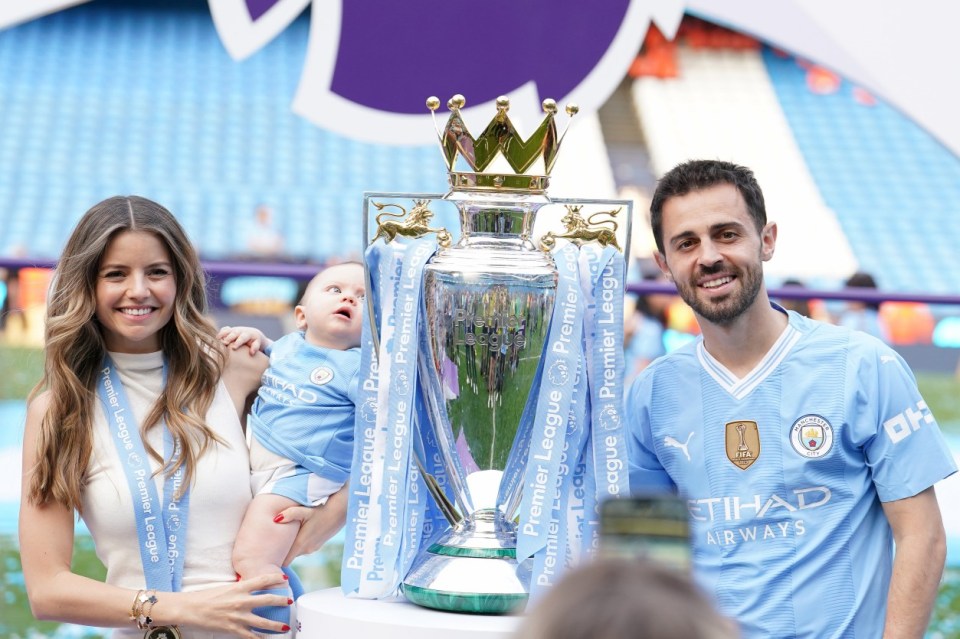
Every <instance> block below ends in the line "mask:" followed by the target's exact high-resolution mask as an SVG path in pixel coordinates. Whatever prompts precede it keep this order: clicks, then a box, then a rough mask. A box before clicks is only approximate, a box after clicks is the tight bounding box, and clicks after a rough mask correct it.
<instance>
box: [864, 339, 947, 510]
mask: <svg viewBox="0 0 960 639" xmlns="http://www.w3.org/2000/svg"><path fill="white" fill-rule="evenodd" d="M861 353H862V355H861V357H859V358H853V360H852V363H854V364H855V366H854V368H855V369H856V370H855V371H854V374H855V375H856V385H857V391H856V402H854V406H853V410H854V414H853V415H852V416H851V420H852V422H853V423H854V424H855V428H854V435H855V436H857V437H860V438H862V440H861V441H863V452H864V456H865V458H866V461H867V464H868V465H869V466H870V470H871V474H872V477H873V483H874V486H875V487H876V489H877V494H878V495H879V497H880V501H894V500H897V499H904V498H906V497H912V496H914V495H916V494H918V493H920V492H922V491H924V490H926V489H927V488H929V487H930V486H932V485H933V484H935V483H936V482H938V481H940V480H941V479H943V478H945V477H947V476H949V475H952V474H953V473H955V472H956V470H957V466H956V463H955V461H954V459H953V454H952V453H951V452H950V448H949V447H948V446H947V443H946V441H945V440H944V438H943V435H942V433H941V432H940V427H939V426H938V425H937V422H936V419H935V418H934V416H933V414H932V413H931V412H930V408H929V407H928V406H927V403H926V402H925V401H924V400H923V397H921V395H920V391H919V389H918V388H917V382H916V379H915V378H914V376H913V373H912V372H911V371H910V368H909V367H908V366H907V363H906V362H905V361H904V360H903V358H902V357H900V355H899V354H898V353H897V352H896V351H894V350H893V349H891V348H889V347H888V346H886V345H884V344H881V343H879V342H876V345H875V347H873V348H869V344H868V348H867V349H861Z"/></svg>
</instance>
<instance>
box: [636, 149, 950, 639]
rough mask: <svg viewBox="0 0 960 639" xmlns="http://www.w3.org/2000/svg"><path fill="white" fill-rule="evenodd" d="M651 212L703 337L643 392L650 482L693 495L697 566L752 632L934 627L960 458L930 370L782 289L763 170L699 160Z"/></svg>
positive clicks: (820, 633)
mask: <svg viewBox="0 0 960 639" xmlns="http://www.w3.org/2000/svg"><path fill="white" fill-rule="evenodd" d="M650 210H651V225H652V228H653V233H654V236H655V240H656V243H657V250H658V254H657V255H656V256H655V257H656V261H657V264H658V265H659V266H660V269H661V270H662V271H663V272H664V274H665V275H666V276H667V277H668V278H669V279H670V280H671V281H673V282H674V283H675V284H676V285H677V290H678V292H679V294H680V296H681V297H682V298H683V300H684V301H686V302H687V304H689V305H690V306H691V307H692V308H693V310H694V313H695V314H696V317H697V320H698V322H699V324H700V328H701V330H702V339H699V340H697V341H696V342H694V343H692V344H689V345H687V346H685V347H683V348H681V349H679V350H677V351H675V352H674V353H672V354H670V355H667V356H665V357H663V358H660V359H659V360H657V361H656V362H654V363H653V364H652V365H651V366H650V367H648V368H647V369H646V370H645V371H644V373H643V374H642V375H641V376H640V377H639V378H638V379H637V381H636V382H635V383H634V385H633V386H632V388H631V390H630V393H629V394H628V397H627V402H626V404H627V411H626V415H627V419H628V420H629V428H630V432H631V435H630V438H629V439H630V463H631V485H632V489H633V490H634V492H637V493H641V492H650V491H656V490H664V489H669V490H676V491H679V492H680V493H681V494H682V495H683V496H684V497H685V498H686V499H687V500H688V507H689V512H690V520H691V538H692V539H691V540H692V544H693V560H694V570H695V575H696V577H697V579H698V581H699V582H700V584H701V586H703V587H704V588H705V589H706V590H707V592H708V593H711V594H712V595H713V596H714V597H715V598H716V601H717V603H718V605H719V607H720V608H721V610H722V611H723V612H724V613H726V614H728V615H730V616H731V617H733V618H735V619H736V620H737V621H738V622H739V623H740V625H741V629H742V631H743V634H744V636H746V637H793V636H802V637H818V638H819V637H871V638H872V637H880V636H884V637H922V636H923V634H924V631H925V629H926V626H927V624H928V622H929V617H930V611H931V608H932V606H933V602H934V598H935V596H936V592H937V586H938V584H939V581H940V577H941V574H942V572H943V565H944V559H945V555H946V543H945V535H944V531H943V523H942V521H941V517H940V510H939V507H938V505H937V499H936V495H935V494H934V489H933V484H934V483H935V482H937V481H939V480H940V479H943V478H944V477H946V476H948V475H950V474H952V473H953V472H955V471H956V466H955V465H954V462H953V458H952V456H951V454H950V451H949V449H948V448H947V446H946V444H945V443H944V441H943V438H942V436H941V434H940V431H939V429H938V427H937V424H936V422H935V421H934V419H933V416H932V415H931V414H930V411H929V410H928V409H927V406H926V404H925V403H924V401H923V398H922V397H921V396H920V394H919V392H918V391H917V387H916V382H915V380H914V377H913V374H912V373H911V372H910V370H909V369H908V368H907V365H906V364H905V362H904V361H903V360H902V359H901V358H900V357H899V356H898V355H897V353H896V352H894V351H893V350H891V349H890V348H888V347H887V346H886V345H884V344H883V343H882V342H880V341H879V340H876V339H875V338H872V337H870V336H868V335H865V334H863V333H860V332H857V331H851V330H848V329H844V328H839V327H835V326H832V325H829V324H823V323H820V322H817V321H814V320H810V319H808V318H805V317H803V316H801V315H798V314H796V313H793V312H790V313H787V312H786V311H784V310H783V309H782V308H780V307H778V306H776V305H773V304H771V302H770V300H769V298H768V296H767V291H766V288H765V286H764V282H763V266H762V263H763V262H765V261H767V260H769V259H770V258H771V257H773V253H774V247H775V244H776V239H777V227H776V224H774V223H772V222H767V219H766V211H765V209H764V202H763V194H762V192H761V191H760V187H759V185H758V184H757V182H756V180H755V179H754V176H753V173H752V172H751V171H750V170H749V169H747V168H744V167H741V166H737V165H734V164H731V163H728V162H720V161H691V162H687V163H684V164H681V165H679V166H677V167H676V168H674V169H673V170H671V171H670V172H669V173H667V174H666V175H665V176H664V177H663V178H662V179H661V180H660V182H659V185H658V187H657V190H656V193H655V194H654V196H653V201H652V203H651V206H650ZM894 542H895V543H896V550H897V552H896V558H895V559H894V557H893V545H894Z"/></svg>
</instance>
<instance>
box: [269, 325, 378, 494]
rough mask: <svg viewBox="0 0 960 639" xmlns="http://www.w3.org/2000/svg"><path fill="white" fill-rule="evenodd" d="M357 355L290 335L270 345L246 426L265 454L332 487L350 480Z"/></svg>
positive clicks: (357, 366)
mask: <svg viewBox="0 0 960 639" xmlns="http://www.w3.org/2000/svg"><path fill="white" fill-rule="evenodd" d="M359 371H360V349H359V348H351V349H349V350H345V351H338V350H335V349H330V348H323V347H319V346H313V345H312V344H309V343H308V342H307V341H306V340H305V339H304V338H303V334H302V333H291V334H289V335H285V336H284V337H282V338H280V339H279V340H277V341H276V342H274V344H273V348H272V349H271V351H270V368H268V369H267V371H266V372H265V373H264V374H263V379H262V380H261V384H260V390H259V392H258V394H257V399H256V401H255V402H254V404H253V411H252V415H251V420H250V422H251V423H252V424H253V434H254V435H255V436H256V438H257V440H259V441H260V443H261V444H263V445H264V446H265V447H266V448H267V449H269V450H271V451H273V452H274V453H276V454H278V455H282V456H283V457H286V458H287V459H289V460H290V461H292V462H294V463H296V464H299V465H301V466H304V467H305V468H307V469H308V470H310V472H312V473H314V474H316V475H319V476H320V477H324V478H326V479H330V480H332V481H337V482H345V481H347V479H348V478H349V477H350V463H351V460H352V459H353V418H354V412H355V410H354V406H355V401H356V398H357V384H358V383H359V378H360V377H359Z"/></svg>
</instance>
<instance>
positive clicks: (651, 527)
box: [599, 495, 691, 572]
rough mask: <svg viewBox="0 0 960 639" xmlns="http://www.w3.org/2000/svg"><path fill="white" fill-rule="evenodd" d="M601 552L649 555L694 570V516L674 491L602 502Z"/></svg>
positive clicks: (614, 555)
mask: <svg viewBox="0 0 960 639" xmlns="http://www.w3.org/2000/svg"><path fill="white" fill-rule="evenodd" d="M599 551H600V556H601V557H609V558H615V559H630V558H634V557H646V558H648V559H652V560H654V561H659V562H661V563H664V564H667V565H669V566H671V567H673V568H676V569H678V570H681V571H685V572H689V570H690V561H691V558H690V555H691V552H690V519H689V513H688V512H687V505H686V502H685V501H684V500H683V499H681V498H679V497H677V496H674V495H640V496H633V497H627V498H624V499H608V500H606V501H604V502H601V504H600V547H599Z"/></svg>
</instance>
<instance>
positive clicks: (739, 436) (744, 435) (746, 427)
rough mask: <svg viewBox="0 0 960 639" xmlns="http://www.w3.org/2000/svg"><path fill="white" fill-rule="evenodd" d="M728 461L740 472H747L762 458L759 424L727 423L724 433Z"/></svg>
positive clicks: (748, 422)
mask: <svg viewBox="0 0 960 639" xmlns="http://www.w3.org/2000/svg"><path fill="white" fill-rule="evenodd" d="M724 437H725V438H726V449H727V459H729V460H730V461H731V462H733V465H734V466H736V467H737V468H739V469H740V470H746V469H748V468H750V466H752V465H753V462H755V461H757V458H759V457H760V429H759V428H757V422H751V421H742V420H741V421H736V422H727V426H726V430H725V433H724Z"/></svg>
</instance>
